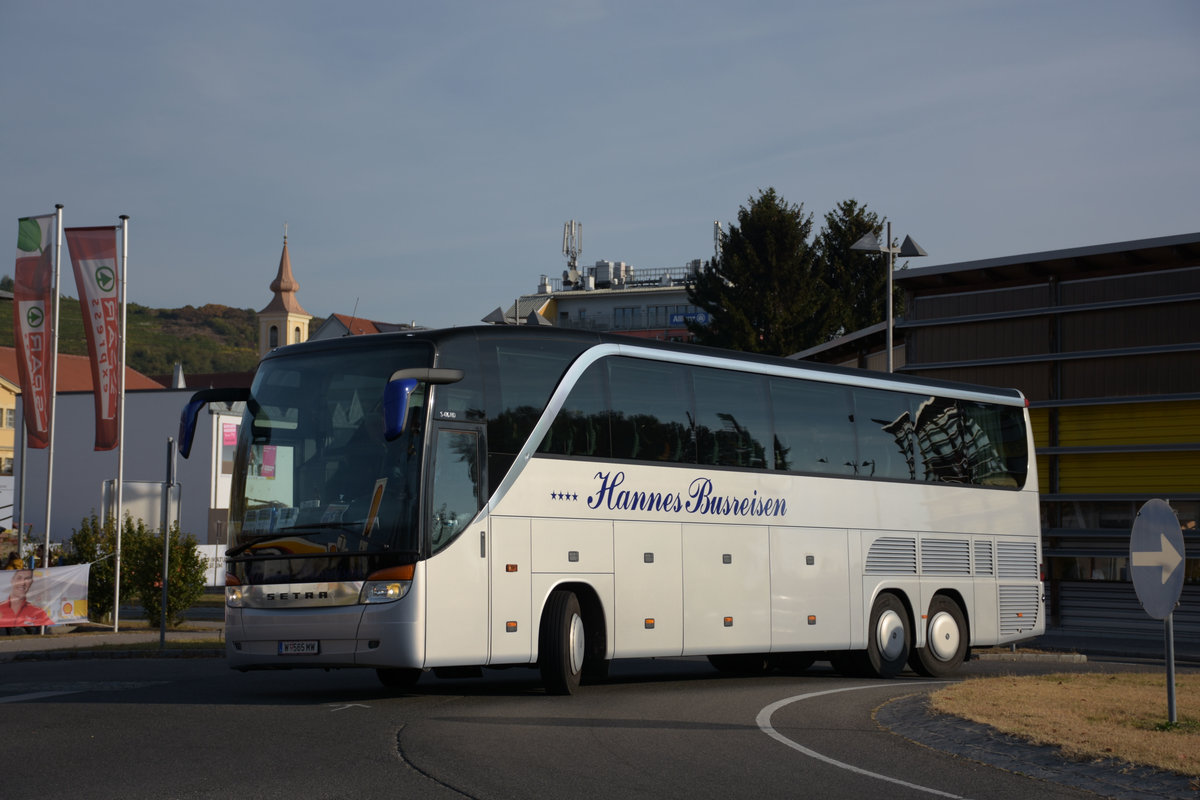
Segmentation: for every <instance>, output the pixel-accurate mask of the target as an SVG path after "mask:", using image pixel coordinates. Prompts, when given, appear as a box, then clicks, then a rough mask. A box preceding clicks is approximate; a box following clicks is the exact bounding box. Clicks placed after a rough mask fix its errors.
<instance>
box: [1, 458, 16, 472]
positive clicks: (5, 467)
mask: <svg viewBox="0 0 1200 800" xmlns="http://www.w3.org/2000/svg"><path fill="white" fill-rule="evenodd" d="M12 468H13V460H12V459H11V458H4V459H0V475H12V474H13V472H12Z"/></svg>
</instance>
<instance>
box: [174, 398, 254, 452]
mask: <svg viewBox="0 0 1200 800" xmlns="http://www.w3.org/2000/svg"><path fill="white" fill-rule="evenodd" d="M249 397H250V390H249V389H204V390H203V391H199V392H196V393H195V394H194V395H192V399H191V400H189V401H188V403H187V405H186V406H184V407H183V412H182V413H181V414H180V415H179V438H178V439H177V440H176V441H178V442H179V455H181V456H183V457H184V458H187V457H188V456H189V455H191V452H192V440H193V439H195V438H196V424H197V422H198V420H199V418H200V409H202V408H204V407H205V406H206V405H208V404H209V403H217V402H222V403H236V402H239V401H240V402H245V401H246V400H247V399H249Z"/></svg>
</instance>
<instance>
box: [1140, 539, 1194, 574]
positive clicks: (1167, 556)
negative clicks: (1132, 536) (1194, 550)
mask: <svg viewBox="0 0 1200 800" xmlns="http://www.w3.org/2000/svg"><path fill="white" fill-rule="evenodd" d="M1159 535H1160V536H1161V537H1162V549H1161V550H1158V551H1153V550H1151V551H1146V550H1134V551H1133V553H1132V554H1131V555H1132V556H1133V566H1135V567H1162V582H1163V584H1166V582H1167V581H1168V580H1169V579H1170V577H1171V573H1172V572H1174V571H1175V568H1176V567H1178V566H1179V562H1180V561H1183V554H1181V553H1180V552H1179V551H1178V550H1176V549H1175V546H1174V545H1172V544H1171V540H1170V539H1168V538H1167V537H1166V534H1159Z"/></svg>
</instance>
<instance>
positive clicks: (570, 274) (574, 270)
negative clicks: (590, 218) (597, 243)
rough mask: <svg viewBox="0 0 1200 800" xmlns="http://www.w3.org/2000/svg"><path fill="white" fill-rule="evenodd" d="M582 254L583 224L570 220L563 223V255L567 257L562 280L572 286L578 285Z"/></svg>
mask: <svg viewBox="0 0 1200 800" xmlns="http://www.w3.org/2000/svg"><path fill="white" fill-rule="evenodd" d="M582 252H583V223H582V222H576V221H575V220H571V221H570V222H564V223H563V255H564V256H566V257H567V271H566V272H565V273H563V280H564V281H565V282H566V283H569V284H571V285H572V286H575V285H578V283H579V254H580V253H582Z"/></svg>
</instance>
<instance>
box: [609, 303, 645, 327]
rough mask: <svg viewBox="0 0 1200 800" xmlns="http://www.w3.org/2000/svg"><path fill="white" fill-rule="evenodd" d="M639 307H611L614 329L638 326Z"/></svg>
mask: <svg viewBox="0 0 1200 800" xmlns="http://www.w3.org/2000/svg"><path fill="white" fill-rule="evenodd" d="M641 311H642V310H641V309H640V308H636V307H633V308H614V309H613V328H615V329H616V330H619V331H620V330H629V329H631V328H640V327H642V325H641V316H642V313H641Z"/></svg>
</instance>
